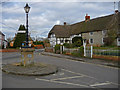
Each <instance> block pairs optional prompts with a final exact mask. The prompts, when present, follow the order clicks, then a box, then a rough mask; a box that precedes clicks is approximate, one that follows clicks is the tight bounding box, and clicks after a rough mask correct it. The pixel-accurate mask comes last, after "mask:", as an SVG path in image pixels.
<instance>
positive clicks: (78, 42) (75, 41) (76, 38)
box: [72, 37, 83, 47]
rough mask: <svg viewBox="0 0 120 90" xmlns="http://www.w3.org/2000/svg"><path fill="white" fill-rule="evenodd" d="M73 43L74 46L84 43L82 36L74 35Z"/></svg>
mask: <svg viewBox="0 0 120 90" xmlns="http://www.w3.org/2000/svg"><path fill="white" fill-rule="evenodd" d="M72 43H73V46H74V47H80V46H81V45H82V44H83V41H82V37H74V38H73V39H72Z"/></svg>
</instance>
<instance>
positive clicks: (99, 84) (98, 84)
mask: <svg viewBox="0 0 120 90" xmlns="http://www.w3.org/2000/svg"><path fill="white" fill-rule="evenodd" d="M108 84H111V83H97V84H93V85H90V86H92V87H93V86H101V85H108Z"/></svg>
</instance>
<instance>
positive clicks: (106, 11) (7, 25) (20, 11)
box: [0, 2, 118, 37]
mask: <svg viewBox="0 0 120 90" xmlns="http://www.w3.org/2000/svg"><path fill="white" fill-rule="evenodd" d="M25 4H26V3H25V2H5V3H2V12H0V13H2V22H0V24H2V32H3V33H4V34H5V35H6V37H14V35H15V33H17V30H18V28H19V26H20V24H24V25H25V23H26V17H25V11H24V6H25ZM28 4H29V6H30V7H31V9H30V12H29V32H30V33H31V36H38V37H47V35H48V32H49V31H50V30H51V29H52V27H53V26H54V25H63V22H67V23H68V24H73V23H77V22H81V21H83V20H84V19H85V15H86V13H87V14H88V15H90V18H91V19H93V18H97V17H101V16H106V15H110V14H113V13H114V2H28ZM115 9H118V2H116V3H115Z"/></svg>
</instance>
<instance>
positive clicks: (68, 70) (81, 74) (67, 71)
mask: <svg viewBox="0 0 120 90" xmlns="http://www.w3.org/2000/svg"><path fill="white" fill-rule="evenodd" d="M61 70H63V71H67V72H70V73H73V74H77V75H81V76H85V77H89V78H92V79H96V78H94V77H91V76H88V75H85V74H81V73H76V72H73V71H69V70H66V69H61ZM96 80H98V79H96Z"/></svg>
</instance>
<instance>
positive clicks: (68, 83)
mask: <svg viewBox="0 0 120 90" xmlns="http://www.w3.org/2000/svg"><path fill="white" fill-rule="evenodd" d="M35 80H41V81H47V82H54V83H60V84H67V85H74V86H82V87H87V88H90V86H87V85H81V84H75V83H70V82H61V81H53V80H46V79H39V78H36V79H35Z"/></svg>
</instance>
